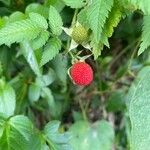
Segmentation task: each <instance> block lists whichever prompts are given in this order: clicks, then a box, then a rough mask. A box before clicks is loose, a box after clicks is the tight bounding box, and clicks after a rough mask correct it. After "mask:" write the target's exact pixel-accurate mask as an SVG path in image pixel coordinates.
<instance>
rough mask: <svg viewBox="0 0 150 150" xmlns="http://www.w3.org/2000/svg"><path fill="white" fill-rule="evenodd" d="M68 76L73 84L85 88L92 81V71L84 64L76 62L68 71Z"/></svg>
mask: <svg viewBox="0 0 150 150" xmlns="http://www.w3.org/2000/svg"><path fill="white" fill-rule="evenodd" d="M70 76H71V78H72V80H73V81H74V83H75V84H77V85H81V86H86V85H89V84H90V83H91V82H92V81H93V70H92V68H91V66H90V65H89V64H87V63H85V62H77V63H75V64H73V66H72V67H71V69H70Z"/></svg>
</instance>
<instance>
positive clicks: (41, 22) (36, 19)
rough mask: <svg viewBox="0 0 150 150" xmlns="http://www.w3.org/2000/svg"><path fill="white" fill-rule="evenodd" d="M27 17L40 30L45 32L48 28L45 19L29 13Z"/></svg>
mask: <svg viewBox="0 0 150 150" xmlns="http://www.w3.org/2000/svg"><path fill="white" fill-rule="evenodd" d="M29 17H30V19H31V20H32V21H33V22H35V24H36V25H37V26H39V27H40V28H43V29H45V30H46V29H47V28H48V23H47V21H46V19H45V18H44V17H43V16H41V15H40V14H38V13H30V14H29Z"/></svg>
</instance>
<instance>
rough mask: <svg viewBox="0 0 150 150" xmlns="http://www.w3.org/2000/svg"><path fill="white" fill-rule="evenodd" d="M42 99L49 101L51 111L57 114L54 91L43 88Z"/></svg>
mask: <svg viewBox="0 0 150 150" xmlns="http://www.w3.org/2000/svg"><path fill="white" fill-rule="evenodd" d="M42 97H43V98H45V99H46V100H47V102H48V105H49V107H50V109H51V111H52V112H55V111H56V110H55V100H54V97H53V95H52V91H51V90H50V89H49V88H47V87H44V88H42Z"/></svg>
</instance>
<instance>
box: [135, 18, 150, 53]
mask: <svg viewBox="0 0 150 150" xmlns="http://www.w3.org/2000/svg"><path fill="white" fill-rule="evenodd" d="M149 27H150V16H145V17H144V23H143V32H142V43H141V45H140V49H139V51H138V55H140V54H142V53H143V52H144V51H145V50H146V49H147V48H148V47H149V46H150V41H149V39H150V30H149Z"/></svg>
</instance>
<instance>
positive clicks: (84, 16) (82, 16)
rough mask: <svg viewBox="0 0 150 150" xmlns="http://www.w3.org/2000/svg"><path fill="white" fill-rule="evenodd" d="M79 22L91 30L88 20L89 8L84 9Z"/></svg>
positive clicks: (79, 16) (79, 15) (80, 13)
mask: <svg viewBox="0 0 150 150" xmlns="http://www.w3.org/2000/svg"><path fill="white" fill-rule="evenodd" d="M78 22H79V23H80V24H82V25H83V26H84V27H86V28H87V29H89V27H90V25H89V22H88V20H87V8H84V9H82V10H81V11H80V12H79V14H78Z"/></svg>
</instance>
